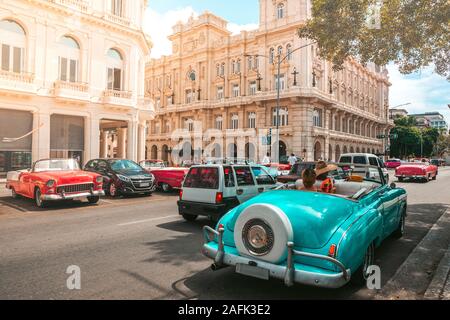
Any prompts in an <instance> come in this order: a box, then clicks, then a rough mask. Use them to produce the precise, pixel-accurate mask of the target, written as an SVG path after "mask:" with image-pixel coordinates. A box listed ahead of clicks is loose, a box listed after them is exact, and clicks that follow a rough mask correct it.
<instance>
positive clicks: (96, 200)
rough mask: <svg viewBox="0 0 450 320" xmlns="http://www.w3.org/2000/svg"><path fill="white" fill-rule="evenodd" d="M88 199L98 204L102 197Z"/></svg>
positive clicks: (91, 202)
mask: <svg viewBox="0 0 450 320" xmlns="http://www.w3.org/2000/svg"><path fill="white" fill-rule="evenodd" d="M87 199H88V201H89V203H90V204H96V203H98V202H99V201H100V197H88V198H87Z"/></svg>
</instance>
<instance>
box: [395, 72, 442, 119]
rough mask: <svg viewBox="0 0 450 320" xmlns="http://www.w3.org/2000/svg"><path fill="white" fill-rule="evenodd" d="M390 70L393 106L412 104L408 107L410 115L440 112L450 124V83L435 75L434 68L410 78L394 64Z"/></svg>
mask: <svg viewBox="0 0 450 320" xmlns="http://www.w3.org/2000/svg"><path fill="white" fill-rule="evenodd" d="M388 69H389V76H390V81H391V83H392V87H391V90H390V99H391V101H390V104H391V106H396V105H400V104H404V103H411V105H410V106H407V107H406V109H407V110H408V111H409V112H410V113H423V112H432V111H439V112H441V113H442V114H443V115H444V116H446V118H447V121H449V122H450V110H449V108H448V106H447V105H448V104H450V83H449V82H448V81H447V80H446V79H445V78H444V77H441V76H439V75H437V74H436V73H434V72H433V68H432V67H430V68H426V69H423V70H422V71H420V72H418V73H416V74H413V75H409V76H405V75H402V74H401V73H400V72H399V71H398V68H397V66H395V65H394V64H391V65H389V67H388Z"/></svg>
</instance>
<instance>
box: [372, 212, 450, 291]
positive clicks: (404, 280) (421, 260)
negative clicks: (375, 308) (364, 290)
mask: <svg viewBox="0 0 450 320" xmlns="http://www.w3.org/2000/svg"><path fill="white" fill-rule="evenodd" d="M448 230H450V209H447V210H446V211H445V212H444V213H443V215H442V216H441V218H440V219H439V220H438V221H437V222H436V223H435V225H434V226H433V227H432V228H431V229H430V231H429V232H428V234H427V235H426V236H425V237H424V238H423V239H422V241H421V242H420V243H419V244H418V245H417V247H416V248H415V249H414V250H413V251H412V252H411V254H410V255H409V256H408V258H407V259H406V260H405V261H404V262H403V264H402V265H401V266H400V267H399V268H398V270H397V272H396V273H395V275H394V276H393V277H392V278H391V279H390V280H389V281H388V283H387V284H386V285H385V286H384V288H383V289H382V290H381V291H379V292H378V294H377V295H376V296H375V299H376V300H386V299H391V300H392V299H393V300H417V299H427V298H426V297H424V295H425V292H427V290H428V289H430V294H431V289H432V288H431V287H430V283H432V282H433V279H432V278H431V276H432V274H433V273H434V275H435V276H436V285H437V286H438V287H436V289H434V290H435V292H439V296H442V295H443V294H444V292H447V294H448V290H447V289H445V290H444V286H445V285H446V284H445V282H447V286H446V288H448V287H450V283H449V282H450V279H449V278H448V276H449V273H448V271H449V270H447V273H445V267H449V263H448V261H449V260H447V262H446V260H445V259H444V258H445V257H446V256H447V255H450V251H449V248H448V246H449V243H450V233H449V232H448ZM430 248H442V249H439V250H437V251H439V253H438V252H437V251H434V252H433V256H430ZM444 248H448V249H444ZM441 251H442V253H440V252H441ZM437 255H438V256H437ZM449 258H450V257H449ZM441 263H442V264H443V265H444V267H443V269H442V270H441V269H440V268H439V267H440V264H441ZM438 265H439V267H437V269H436V266H438ZM432 271H435V272H432ZM438 272H439V273H441V272H442V274H445V275H443V276H441V278H440V279H438V278H437V277H438V276H439V275H438V274H437V273H438ZM439 283H440V284H439ZM439 286H440V288H439ZM429 299H439V298H438V297H433V298H429Z"/></svg>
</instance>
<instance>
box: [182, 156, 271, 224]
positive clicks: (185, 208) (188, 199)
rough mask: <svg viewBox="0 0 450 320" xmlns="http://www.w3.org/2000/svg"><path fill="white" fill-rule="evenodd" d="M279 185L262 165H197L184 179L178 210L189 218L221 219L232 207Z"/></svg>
mask: <svg viewBox="0 0 450 320" xmlns="http://www.w3.org/2000/svg"><path fill="white" fill-rule="evenodd" d="M276 185H277V182H276V181H275V179H274V178H273V177H272V176H271V175H270V173H269V171H268V169H267V168H266V167H264V166H260V165H225V164H224V165H222V164H213V165H202V166H194V167H192V168H191V169H190V170H189V173H188V174H187V175H186V178H185V179H184V182H183V186H182V189H181V191H180V200H179V201H178V212H179V214H180V215H181V216H183V218H184V219H185V220H187V221H194V220H195V219H197V217H198V216H208V217H210V218H211V219H213V220H218V219H219V218H220V217H222V216H223V215H224V214H225V213H227V212H228V211H229V210H231V209H233V208H234V207H236V206H238V205H240V204H241V203H243V202H245V201H247V200H249V199H251V198H253V197H255V196H257V195H258V194H260V193H263V192H265V191H268V190H272V189H273V188H275V187H276Z"/></svg>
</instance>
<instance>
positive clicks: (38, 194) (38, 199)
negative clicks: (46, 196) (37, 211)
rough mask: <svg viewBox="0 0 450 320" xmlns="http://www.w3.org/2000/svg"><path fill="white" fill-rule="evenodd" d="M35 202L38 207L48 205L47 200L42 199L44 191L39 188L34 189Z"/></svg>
mask: <svg viewBox="0 0 450 320" xmlns="http://www.w3.org/2000/svg"><path fill="white" fill-rule="evenodd" d="M34 202H35V203H36V207H38V208H45V207H46V206H47V202H46V201H44V200H42V193H41V190H40V189H39V188H36V190H35V191H34Z"/></svg>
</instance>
